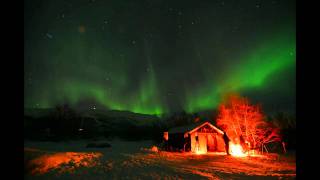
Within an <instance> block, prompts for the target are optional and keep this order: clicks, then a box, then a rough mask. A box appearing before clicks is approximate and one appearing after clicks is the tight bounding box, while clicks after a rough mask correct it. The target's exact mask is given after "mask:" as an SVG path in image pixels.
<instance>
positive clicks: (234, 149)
mask: <svg viewBox="0 0 320 180" xmlns="http://www.w3.org/2000/svg"><path fill="white" fill-rule="evenodd" d="M229 153H230V154H231V155H232V156H236V157H244V156H247V154H245V153H244V152H243V149H242V146H241V145H240V144H234V143H233V142H231V141H230V144H229Z"/></svg>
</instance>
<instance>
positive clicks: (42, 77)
mask: <svg viewBox="0 0 320 180" xmlns="http://www.w3.org/2000/svg"><path fill="white" fill-rule="evenodd" d="M138 2H139V3H138ZM24 6H25V12H24V45H25V49H24V81H25V83H24V95H25V98H24V101H25V103H24V106H25V108H50V107H55V106H56V105H58V104H64V103H67V104H70V105H72V106H74V107H75V108H88V109H115V110H128V111H132V112H136V113H144V114H162V113H169V112H176V111H181V110H185V111H186V112H198V111H204V110H210V109H214V108H216V107H217V105H219V103H220V102H221V98H222V97H223V96H224V95H225V94H228V93H238V94H240V95H242V96H246V97H248V98H249V99H251V100H252V102H254V103H261V104H262V107H263V108H265V109H266V110H274V111H279V110H280V111H293V112H294V111H295V104H296V100H295V95H296V90H295V88H296V81H295V80H296V71H295V69H296V38H295V34H296V31H295V30H296V24H295V21H296V19H295V16H296V14H295V1H293V0H291V1H285V0H260V1H257V0H256V1H251V0H243V1H241V0H234V1H226V0H211V1H195V0H193V1H173V0H141V1H132V0H64V1H63V0H42V1H41V0H25V4H24Z"/></svg>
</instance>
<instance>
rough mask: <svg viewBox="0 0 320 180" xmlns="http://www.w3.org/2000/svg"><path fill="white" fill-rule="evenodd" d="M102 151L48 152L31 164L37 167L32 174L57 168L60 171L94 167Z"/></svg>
mask: <svg viewBox="0 0 320 180" xmlns="http://www.w3.org/2000/svg"><path fill="white" fill-rule="evenodd" d="M101 156H102V154H101V153H97V152H92V153H81V152H61V153H54V154H46V155H43V156H40V157H38V158H36V159H33V160H32V161H31V162H30V164H29V165H30V166H32V167H35V168H34V169H33V170H32V172H31V174H44V173H47V172H49V171H51V170H54V169H57V170H59V172H60V173H63V172H72V171H73V170H74V169H75V168H77V167H93V166H94V165H95V164H96V159H98V158H99V157H101Z"/></svg>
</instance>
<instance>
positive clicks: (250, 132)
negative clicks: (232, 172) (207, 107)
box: [217, 95, 281, 149]
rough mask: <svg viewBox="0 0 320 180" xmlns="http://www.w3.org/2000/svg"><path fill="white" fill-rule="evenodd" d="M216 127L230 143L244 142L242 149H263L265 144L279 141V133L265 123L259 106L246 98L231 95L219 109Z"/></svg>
mask: <svg viewBox="0 0 320 180" xmlns="http://www.w3.org/2000/svg"><path fill="white" fill-rule="evenodd" d="M217 125H218V126H220V127H221V128H222V129H223V130H224V131H225V132H227V134H228V136H229V137H230V139H231V141H233V142H235V143H241V140H243V141H245V142H244V146H245V147H244V149H248V148H250V149H255V148H265V149H266V147H265V144H268V143H271V142H274V141H281V138H280V135H279V133H280V131H279V129H278V128H276V127H275V126H273V124H271V123H268V122H267V121H265V116H264V115H263V113H262V112H261V108H260V106H259V105H251V104H250V103H249V100H248V99H247V98H243V97H239V96H237V95H231V96H229V97H228V98H227V100H226V102H225V103H223V104H221V105H220V107H219V115H218V119H217Z"/></svg>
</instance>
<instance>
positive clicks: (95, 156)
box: [24, 140, 296, 179]
mask: <svg viewBox="0 0 320 180" xmlns="http://www.w3.org/2000/svg"><path fill="white" fill-rule="evenodd" d="M108 142H109V143H110V144H111V146H112V147H111V148H101V149H100V148H99V149H98V148H85V146H86V145H87V143H88V142H85V141H72V142H63V143H62V142H60V143H54V142H28V141H27V142H25V143H24V146H25V150H24V153H25V167H26V175H25V177H26V179H239V178H240V179H261V178H263V179H280V178H284V179H295V176H296V162H295V155H287V156H279V155H276V154H270V155H268V156H262V157H243V158H237V157H232V156H226V155H224V154H216V153H212V154H207V155H195V154H190V153H173V152H153V151H151V150H150V147H151V146H152V145H153V144H152V142H151V141H121V140H113V141H108Z"/></svg>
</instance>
